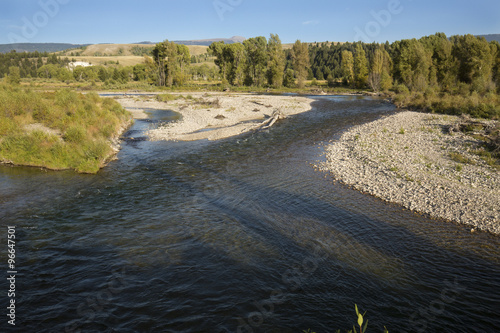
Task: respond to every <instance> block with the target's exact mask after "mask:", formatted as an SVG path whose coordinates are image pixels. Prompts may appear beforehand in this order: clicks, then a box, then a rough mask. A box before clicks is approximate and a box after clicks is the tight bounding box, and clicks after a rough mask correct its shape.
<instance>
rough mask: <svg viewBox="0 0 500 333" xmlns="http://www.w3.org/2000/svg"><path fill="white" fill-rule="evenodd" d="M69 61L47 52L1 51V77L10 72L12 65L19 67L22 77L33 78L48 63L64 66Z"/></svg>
mask: <svg viewBox="0 0 500 333" xmlns="http://www.w3.org/2000/svg"><path fill="white" fill-rule="evenodd" d="M69 62H70V61H69V59H68V58H60V57H57V56H56V55H55V54H49V53H47V52H22V53H18V52H16V51H12V52H9V53H0V78H3V77H5V76H7V75H8V74H9V70H10V67H19V73H20V75H21V77H22V78H31V77H37V76H38V70H39V69H40V68H41V67H42V66H44V65H46V64H49V65H56V66H58V67H64V66H67V65H68V64H69Z"/></svg>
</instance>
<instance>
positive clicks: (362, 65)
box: [354, 43, 368, 89]
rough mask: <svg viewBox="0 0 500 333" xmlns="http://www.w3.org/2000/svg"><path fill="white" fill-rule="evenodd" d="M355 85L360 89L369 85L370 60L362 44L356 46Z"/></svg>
mask: <svg viewBox="0 0 500 333" xmlns="http://www.w3.org/2000/svg"><path fill="white" fill-rule="evenodd" d="M354 83H355V85H356V88H358V89H362V88H365V87H366V85H367V84H368V59H366V52H365V50H364V49H363V46H362V45H361V44H360V43H358V44H356V52H355V55H354Z"/></svg>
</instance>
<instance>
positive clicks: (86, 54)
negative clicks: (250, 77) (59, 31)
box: [56, 44, 208, 66]
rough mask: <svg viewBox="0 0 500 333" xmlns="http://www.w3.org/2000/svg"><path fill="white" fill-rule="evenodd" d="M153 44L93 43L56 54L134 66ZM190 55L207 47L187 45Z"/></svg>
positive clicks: (103, 62) (102, 62)
mask: <svg viewBox="0 0 500 333" xmlns="http://www.w3.org/2000/svg"><path fill="white" fill-rule="evenodd" d="M153 48H154V45H153V44H95V45H89V46H87V47H85V48H80V49H71V50H66V51H62V52H57V53H56V54H57V55H58V56H61V57H68V58H70V59H75V60H76V61H84V62H89V63H91V64H93V65H107V64H113V63H117V62H118V63H119V64H120V65H122V66H135V65H137V64H140V63H142V62H143V61H144V56H143V55H141V54H140V53H141V52H143V53H149V52H150V50H152V49H153ZM188 49H189V52H190V54H191V55H192V56H196V55H200V54H204V53H206V52H207V50H208V47H207V46H203V45H188Z"/></svg>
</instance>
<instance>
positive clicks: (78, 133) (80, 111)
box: [0, 85, 130, 173]
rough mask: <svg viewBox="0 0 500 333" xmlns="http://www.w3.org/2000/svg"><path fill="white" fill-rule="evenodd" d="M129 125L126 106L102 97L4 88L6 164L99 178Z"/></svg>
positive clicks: (1, 136) (0, 155)
mask: <svg viewBox="0 0 500 333" xmlns="http://www.w3.org/2000/svg"><path fill="white" fill-rule="evenodd" d="M129 119H130V116H129V114H128V112H127V111H125V110H124V109H123V108H122V107H121V106H120V104H118V103H117V102H116V101H114V100H112V99H103V98H101V97H99V95H97V94H96V93H88V94H87V95H82V94H79V93H76V92H74V91H71V90H69V89H62V90H58V91H56V92H55V93H47V92H34V91H31V90H29V89H23V88H21V87H12V86H6V85H0V161H1V162H4V163H5V162H7V163H12V164H14V165H26V166H37V167H45V168H48V169H54V170H64V169H73V170H76V171H77V172H82V173H96V172H97V171H98V170H99V169H100V168H101V167H102V166H103V165H104V164H105V163H106V162H107V161H108V160H109V158H110V157H111V155H112V154H113V149H112V147H111V142H110V139H111V138H112V137H114V136H116V135H117V134H118V131H119V130H120V128H122V127H123V126H124V125H125V124H126V123H127V122H128V121H129Z"/></svg>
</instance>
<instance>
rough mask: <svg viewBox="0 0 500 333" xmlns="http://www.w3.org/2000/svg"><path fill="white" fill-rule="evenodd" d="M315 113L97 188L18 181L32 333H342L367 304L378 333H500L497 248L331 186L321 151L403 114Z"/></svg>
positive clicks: (128, 152)
mask: <svg viewBox="0 0 500 333" xmlns="http://www.w3.org/2000/svg"><path fill="white" fill-rule="evenodd" d="M314 106H315V111H312V112H310V113H309V114H304V115H300V116H297V117H293V118H290V119H288V120H286V121H284V122H282V123H281V124H279V125H277V126H276V127H275V128H273V129H272V130H271V131H268V132H259V133H254V134H249V135H245V136H242V137H238V138H235V139H228V140H224V141H221V142H216V143H210V142H199V143H189V144H186V143H164V142H161V143H152V142H140V143H138V145H139V148H140V149H139V150H138V149H137V147H136V148H133V147H129V148H128V149H127V148H126V147H124V151H123V152H122V153H121V157H120V160H119V161H117V162H115V163H113V164H112V165H110V167H109V168H107V169H105V170H103V171H102V172H100V173H99V174H98V175H97V176H91V177H87V176H81V175H73V174H55V173H49V174H47V175H46V174H42V173H39V174H33V175H31V174H29V172H28V171H26V172H24V171H22V172H20V174H19V175H18V176H15V175H10V176H9V177H10V179H13V178H16V177H19V179H18V181H20V182H22V181H23V179H25V178H28V179H29V181H28V182H29V183H30V184H32V185H31V186H30V187H31V188H32V192H33V194H31V195H28V196H27V198H28V199H26V201H25V202H24V203H16V204H15V205H13V208H10V209H9V208H7V209H8V212H9V214H8V215H7V214H4V215H3V217H5V218H6V220H2V221H7V222H9V223H10V222H15V223H17V225H18V226H19V231H18V236H19V237H18V238H19V248H20V249H22V251H21V252H20V253H21V254H20V257H21V259H22V260H21V262H22V267H23V268H24V271H23V277H22V279H21V280H20V283H19V290H20V296H19V300H20V301H21V302H20V307H19V313H23V314H24V318H23V319H20V324H22V325H23V327H26V328H27V329H28V330H30V329H36V330H37V332H45V331H46V332H50V331H64V330H65V329H68V330H69V331H71V330H70V329H73V328H80V329H82V330H83V331H106V332H112V331H120V332H137V331H144V332H153V331H155V332H156V331H176V332H193V331H207V332H208V331H210V332H235V331H237V329H238V328H239V329H240V331H243V332H245V331H246V332H251V331H255V332H272V331H276V332H300V331H302V330H303V329H308V328H312V329H313V330H315V331H317V332H329V331H331V330H332V328H335V329H336V328H346V327H350V325H352V323H353V322H354V320H353V318H354V319H355V317H354V315H353V304H354V303H357V304H358V305H359V306H360V307H362V309H363V310H367V311H368V314H367V315H368V318H369V319H370V325H369V326H370V329H371V330H373V331H379V330H380V329H381V328H382V327H383V325H386V326H387V327H388V328H389V330H390V331H394V332H403V331H408V332H418V331H438V330H439V331H443V332H456V331H457V327H459V328H464V329H466V330H467V329H468V330H471V329H472V330H483V331H494V328H496V327H497V326H498V324H499V320H498V317H497V316H494V309H496V308H497V307H496V305H498V304H499V303H500V297H499V294H498V291H497V288H496V285H495V284H496V281H498V278H499V277H500V267H499V263H498V259H499V255H498V251H499V250H498V249H499V247H498V245H499V241H498V238H496V237H493V236H490V235H488V234H482V233H480V234H475V235H470V234H469V233H467V232H466V230H465V228H461V227H460V226H456V225H453V224H451V223H447V222H443V221H436V220H429V219H427V218H425V217H421V216H417V215H415V214H413V213H411V212H408V211H406V210H402V209H401V208H399V207H397V206H394V205H388V204H385V203H383V202H381V201H380V200H377V199H375V198H372V197H368V196H365V195H363V194H360V193H358V192H356V191H353V190H350V189H348V188H345V187H343V186H340V185H337V184H333V183H332V182H331V181H329V180H325V179H324V175H322V174H320V173H318V172H315V171H314V169H313V168H312V167H311V166H310V164H309V162H311V158H314V157H313V156H317V155H318V154H319V153H320V151H321V150H320V149H319V148H318V147H317V143H318V142H323V141H327V140H328V139H329V138H331V137H338V135H339V134H340V133H341V131H342V130H344V129H346V128H347V127H348V126H350V125H352V124H353V123H354V124H358V123H362V122H366V121H370V120H373V119H376V118H378V117H380V116H381V115H386V114H390V113H392V112H394V110H393V108H391V107H390V106H388V105H386V104H384V103H383V101H369V100H366V99H360V100H358V101H357V102H355V103H354V105H353V101H342V100H335V101H333V102H332V101H329V100H326V101H325V100H324V99H323V100H319V101H318V102H316V103H315V104H314ZM6 183H8V182H6ZM14 183H15V181H14ZM44 184H45V186H44ZM11 186H12V189H11V190H8V191H7V193H11V194H13V193H16V189H15V184H14V185H12V184H11ZM47 187H50V190H49V189H47ZM37 195H43V196H45V198H37ZM17 200H21V198H20V197H13V198H7V199H6V200H3V201H2V203H1V208H2V210H3V208H4V207H5V206H9V205H11V203H12V202H17ZM31 200H33V201H31ZM23 204H24V205H25V207H24V208H23V207H22V205H23ZM3 259H4V258H2V260H3ZM443 291H447V292H446V293H445V294H443ZM73 331H76V330H73ZM459 331H460V330H459Z"/></svg>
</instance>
